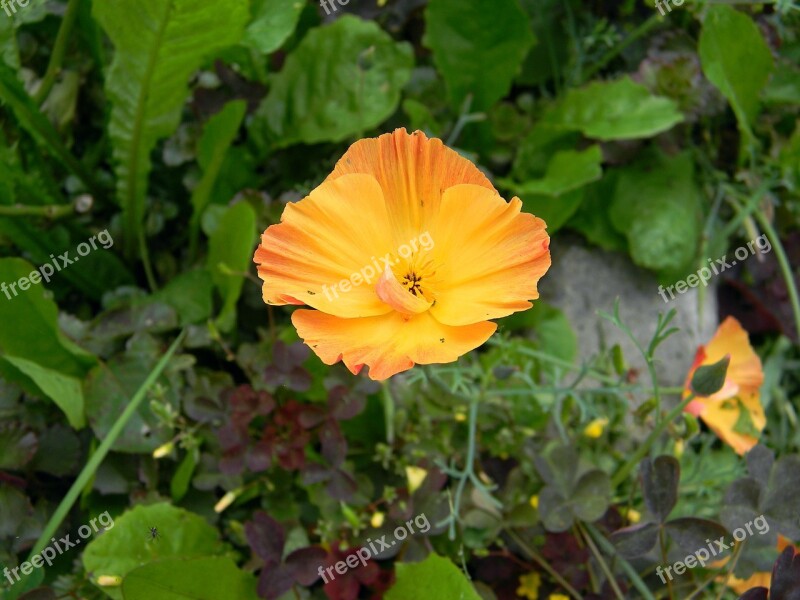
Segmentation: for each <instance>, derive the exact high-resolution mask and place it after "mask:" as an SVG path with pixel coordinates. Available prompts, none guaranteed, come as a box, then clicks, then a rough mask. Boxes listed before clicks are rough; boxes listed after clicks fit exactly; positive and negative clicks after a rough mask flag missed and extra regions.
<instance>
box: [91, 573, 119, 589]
mask: <svg viewBox="0 0 800 600" xmlns="http://www.w3.org/2000/svg"><path fill="white" fill-rule="evenodd" d="M97 585H100V586H103V587H117V586H120V585H122V577H120V576H119V575H100V577H98V578H97Z"/></svg>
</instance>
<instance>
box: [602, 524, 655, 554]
mask: <svg viewBox="0 0 800 600" xmlns="http://www.w3.org/2000/svg"><path fill="white" fill-rule="evenodd" d="M659 530H660V526H659V525H657V524H656V523H638V524H636V525H632V526H630V527H625V528H624V529H619V530H617V531H615V532H614V533H613V534H611V541H612V542H613V544H614V547H615V548H616V549H617V551H618V552H619V553H620V554H621V555H622V556H624V557H626V558H638V557H641V556H643V555H644V554H647V553H648V552H650V550H652V549H653V547H654V546H655V545H656V542H657V541H658V532H659Z"/></svg>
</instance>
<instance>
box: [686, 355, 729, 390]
mask: <svg viewBox="0 0 800 600" xmlns="http://www.w3.org/2000/svg"><path fill="white" fill-rule="evenodd" d="M730 363H731V355H730V354H728V355H726V356H725V358H723V359H722V360H720V361H719V362H716V363H714V364H713V365H703V366H701V367H698V368H697V370H696V371H695V372H694V375H692V382H691V384H690V388H691V390H692V391H693V392H694V393H695V394H697V395H698V396H711V395H713V394H716V393H717V392H718V391H720V390H721V389H722V386H723V385H725V376H726V375H727V374H728V365H730Z"/></svg>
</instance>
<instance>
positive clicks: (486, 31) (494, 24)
mask: <svg viewBox="0 0 800 600" xmlns="http://www.w3.org/2000/svg"><path fill="white" fill-rule="evenodd" d="M487 15H491V17H490V18H487ZM533 42H534V37H533V34H532V33H531V30H530V26H529V25H528V16H527V15H526V14H525V12H524V11H523V10H522V8H521V7H520V5H519V2H518V0H471V1H470V2H463V1H462V0H431V2H430V3H429V4H428V8H427V9H426V12H425V37H424V38H423V44H424V45H425V46H427V47H428V48H430V49H431V51H432V52H433V62H434V64H435V65H436V68H437V69H438V70H439V72H440V73H441V74H442V76H443V77H444V80H445V83H446V84H447V93H448V98H449V101H450V105H451V106H452V107H453V108H454V109H456V110H458V109H459V108H460V107H461V105H462V103H463V102H464V99H465V97H466V96H467V95H468V94H472V97H473V98H472V104H471V110H473V111H481V110H486V109H487V108H489V107H490V106H492V105H493V104H494V103H495V102H497V101H498V100H500V99H501V98H503V97H504V96H505V95H506V94H508V91H509V90H510V89H511V82H512V80H513V79H514V76H515V75H517V73H519V71H520V66H521V65H522V61H523V60H524V58H525V55H526V54H527V52H528V50H529V49H530V48H531V46H533Z"/></svg>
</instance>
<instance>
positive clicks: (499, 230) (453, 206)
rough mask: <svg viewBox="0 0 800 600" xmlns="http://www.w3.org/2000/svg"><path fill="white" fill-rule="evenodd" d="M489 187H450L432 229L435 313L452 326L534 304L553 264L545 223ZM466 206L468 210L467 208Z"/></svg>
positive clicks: (482, 319) (433, 311)
mask: <svg viewBox="0 0 800 600" xmlns="http://www.w3.org/2000/svg"><path fill="white" fill-rule="evenodd" d="M521 206H522V202H520V200H519V199H518V198H514V199H513V200H512V201H511V202H506V201H505V200H503V199H502V198H501V197H500V196H499V195H498V194H497V193H496V192H494V191H492V190H487V189H486V188H483V187H480V186H477V185H470V184H463V185H457V186H454V187H451V188H449V189H448V190H447V191H445V193H444V196H443V197H442V204H441V210H440V211H439V215H438V216H437V218H436V221H435V223H434V224H433V225H432V226H431V229H430V232H431V236H432V239H433V241H434V244H435V246H434V248H433V250H432V253H433V256H434V262H435V264H436V275H435V278H434V282H433V283H432V284H431V286H432V289H433V291H432V293H433V296H434V297H435V299H436V303H435V305H434V306H433V307H432V308H431V312H432V313H433V315H434V316H435V317H436V318H437V319H438V320H439V321H441V322H442V323H447V324H448V325H467V324H469V323H477V322H479V321H484V320H486V319H496V318H499V317H505V316H507V315H510V314H511V313H513V312H516V311H520V310H526V309H528V308H530V307H531V303H530V302H529V301H528V300H531V299H535V298H538V297H539V292H538V289H537V283H538V281H539V279H540V278H541V277H542V276H543V275H544V274H545V273H546V272H547V269H548V268H549V267H550V250H549V247H550V238H549V237H548V235H547V232H546V231H545V227H546V225H545V222H544V221H542V219H538V218H536V217H534V216H533V215H531V214H528V213H522V212H520V208H521ZM465 207H468V208H465Z"/></svg>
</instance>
